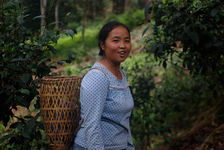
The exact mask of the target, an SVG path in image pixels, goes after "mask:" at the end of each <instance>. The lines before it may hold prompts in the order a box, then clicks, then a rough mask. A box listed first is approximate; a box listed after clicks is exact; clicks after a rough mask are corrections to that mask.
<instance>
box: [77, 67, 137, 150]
mask: <svg viewBox="0 0 224 150" xmlns="http://www.w3.org/2000/svg"><path fill="white" fill-rule="evenodd" d="M93 68H99V69H101V70H99V69H93ZM121 73H122V80H118V79H117V78H116V77H115V76H114V75H113V74H112V73H111V72H110V71H109V70H108V69H107V68H106V67H104V66H103V65H101V64H99V63H95V64H94V65H93V66H92V69H91V70H90V71H89V72H88V73H87V74H86V75H85V76H84V78H83V80H82V83H81V88H80V103H81V118H82V119H83V123H82V125H81V128H80V129H79V131H78V132H77V135H76V138H75V143H76V144H78V145H80V146H81V147H83V148H85V149H88V150H121V149H127V150H134V146H133V142H132V138H131V131H130V125H129V118H130V115H131V110H132V108H133V106H134V102H133V98H132V95H131V92H130V89H129V86H128V83H127V80H126V75H125V73H124V71H123V70H121Z"/></svg>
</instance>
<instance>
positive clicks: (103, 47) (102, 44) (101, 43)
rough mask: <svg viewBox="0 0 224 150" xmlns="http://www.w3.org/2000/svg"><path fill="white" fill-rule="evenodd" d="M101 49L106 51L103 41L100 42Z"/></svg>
mask: <svg viewBox="0 0 224 150" xmlns="http://www.w3.org/2000/svg"><path fill="white" fill-rule="evenodd" d="M100 47H101V49H102V50H103V51H104V49H105V45H104V43H103V42H102V41H100Z"/></svg>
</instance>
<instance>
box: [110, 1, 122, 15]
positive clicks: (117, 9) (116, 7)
mask: <svg viewBox="0 0 224 150" xmlns="http://www.w3.org/2000/svg"><path fill="white" fill-rule="evenodd" d="M112 2H113V10H112V12H113V13H115V14H121V13H123V12H124V4H125V1H124V0H112Z"/></svg>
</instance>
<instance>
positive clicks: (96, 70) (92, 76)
mask: <svg viewBox="0 0 224 150" xmlns="http://www.w3.org/2000/svg"><path fill="white" fill-rule="evenodd" d="M107 80H108V79H107V75H106V73H105V71H104V70H103V68H101V67H100V66H99V65H98V64H94V65H93V66H92V67H91V68H90V69H89V71H88V72H87V73H86V74H85V75H84V77H83V81H87V82H108V81H107Z"/></svg>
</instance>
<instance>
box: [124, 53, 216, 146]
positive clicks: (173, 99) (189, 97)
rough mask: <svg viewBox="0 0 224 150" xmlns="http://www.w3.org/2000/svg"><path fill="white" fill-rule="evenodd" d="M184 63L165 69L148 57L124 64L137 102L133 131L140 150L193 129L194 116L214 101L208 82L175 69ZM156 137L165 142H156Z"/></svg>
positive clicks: (127, 61)
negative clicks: (180, 132)
mask: <svg viewBox="0 0 224 150" xmlns="http://www.w3.org/2000/svg"><path fill="white" fill-rule="evenodd" d="M174 62H176V63H174ZM180 63H181V62H179V60H178V59H177V58H175V59H174V60H173V62H172V63H170V62H169V63H168V64H167V68H166V69H163V67H162V66H160V65H159V64H158V63H157V62H156V60H155V57H154V56H153V55H148V54H146V53H140V54H138V55H135V56H133V57H130V58H128V59H127V60H126V61H125V62H124V63H123V68H124V69H125V70H126V73H127V79H128V83H129V84H130V86H131V89H132V94H133V97H134V102H135V107H134V109H133V113H132V117H131V130H132V134H133V137H134V142H135V144H136V147H139V148H141V149H147V147H150V146H151V147H152V146H156V145H157V144H160V142H162V143H164V142H165V143H166V142H169V141H170V140H172V139H173V138H175V137H176V133H177V131H178V129H180V128H181V129H183V128H189V127H190V124H191V121H192V120H191V119H192V116H193V115H194V114H197V113H198V112H199V108H201V106H205V105H206V104H207V103H205V102H206V101H209V100H210V99H211V98H212V92H211V90H210V88H209V84H208V81H207V80H206V78H204V77H203V76H191V75H189V74H188V73H185V70H184V69H183V68H181V67H180V66H177V65H174V64H180ZM155 137H162V139H161V140H160V141H159V142H158V141H154V139H155Z"/></svg>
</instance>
